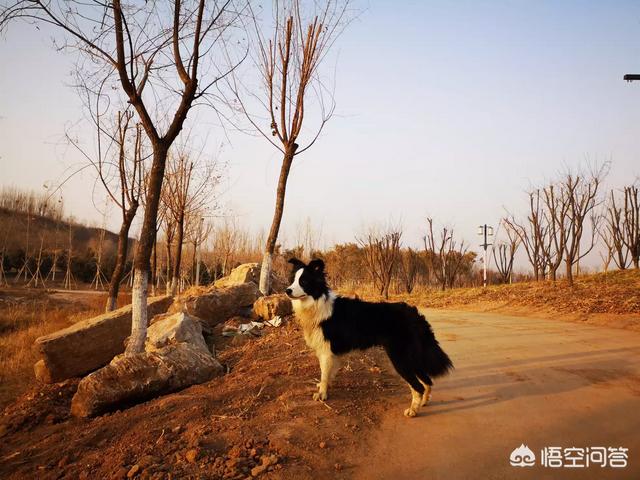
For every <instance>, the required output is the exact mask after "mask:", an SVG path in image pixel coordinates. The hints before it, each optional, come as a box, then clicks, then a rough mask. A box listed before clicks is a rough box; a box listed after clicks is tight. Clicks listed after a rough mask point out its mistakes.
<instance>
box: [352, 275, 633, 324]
mask: <svg viewBox="0 0 640 480" xmlns="http://www.w3.org/2000/svg"><path fill="white" fill-rule="evenodd" d="M344 293H346V294H353V293H357V294H358V295H360V296H362V297H364V298H367V299H374V300H380V299H381V297H380V296H379V295H377V294H375V293H373V292H372V290H371V289H366V288H365V289H357V290H349V291H345V292H344ZM390 300H392V301H407V302H409V303H411V304H414V305H419V306H422V307H427V308H440V309H460V310H474V311H499V312H503V313H517V314H521V315H536V314H547V315H549V314H551V315H553V316H554V318H555V317H563V318H566V319H576V320H581V321H585V320H589V319H591V318H594V319H595V318H598V319H599V321H597V322H594V323H601V324H610V325H611V326H621V327H624V328H631V329H640V271H638V270H627V271H614V272H609V273H598V274H595V275H585V276H582V277H578V278H577V279H576V281H575V284H574V285H573V287H570V286H569V285H568V284H567V282H566V281H564V280H560V281H558V282H556V283H553V282H523V283H515V284H512V285H491V286H488V287H487V288H482V287H478V288H455V289H452V290H446V291H444V292H442V291H439V290H433V289H429V290H426V289H416V290H415V291H414V292H413V293H411V294H406V293H405V294H395V295H391V298H390ZM600 320H601V321H600ZM605 320H606V321H605ZM617 320H623V321H622V322H618V321H617Z"/></svg>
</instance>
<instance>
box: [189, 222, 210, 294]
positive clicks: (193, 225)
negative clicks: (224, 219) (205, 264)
mask: <svg viewBox="0 0 640 480" xmlns="http://www.w3.org/2000/svg"><path fill="white" fill-rule="evenodd" d="M205 215H206V211H205V210H196V211H194V212H193V213H192V214H191V215H190V216H189V217H188V221H187V228H186V231H187V233H186V238H187V239H188V240H189V241H190V242H191V246H192V247H193V251H192V253H193V258H192V260H191V265H192V269H191V270H192V271H191V274H192V279H193V282H192V283H193V285H195V286H198V285H200V265H201V263H202V261H201V258H200V255H201V251H202V246H203V245H204V243H205V242H206V241H207V239H208V238H209V235H210V234H211V232H212V230H213V225H212V224H211V223H210V222H206V223H205Z"/></svg>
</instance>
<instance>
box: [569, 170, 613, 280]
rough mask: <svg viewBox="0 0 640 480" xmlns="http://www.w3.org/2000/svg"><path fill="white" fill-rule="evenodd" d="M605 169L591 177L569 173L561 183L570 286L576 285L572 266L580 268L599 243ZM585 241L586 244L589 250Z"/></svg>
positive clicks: (597, 171)
mask: <svg viewBox="0 0 640 480" xmlns="http://www.w3.org/2000/svg"><path fill="white" fill-rule="evenodd" d="M605 168H606V165H605V166H603V167H601V168H599V169H592V171H591V172H590V173H589V174H588V175H586V174H583V173H576V174H574V173H571V172H567V173H566V174H564V176H563V178H562V180H561V182H560V187H561V188H562V202H563V203H564V204H565V205H566V207H567V226H566V229H567V235H566V242H565V247H564V257H565V259H564V261H565V266H566V277H567V281H568V282H569V285H573V266H574V265H578V264H579V262H580V260H581V259H582V258H584V257H585V256H586V255H587V254H588V253H589V252H591V250H593V247H594V246H595V243H596V237H597V235H598V224H599V220H600V215H599V213H598V211H597V209H596V207H597V206H598V205H599V199H598V190H599V188H600V185H601V183H602V180H603V178H604V176H605V172H606V171H605ZM585 228H586V229H587V231H586V234H587V236H585ZM583 238H586V240H587V245H586V248H585V247H584V245H583Z"/></svg>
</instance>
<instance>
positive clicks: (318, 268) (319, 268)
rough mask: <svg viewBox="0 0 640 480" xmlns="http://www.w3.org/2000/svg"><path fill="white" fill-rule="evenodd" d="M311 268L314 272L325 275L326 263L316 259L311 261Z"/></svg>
mask: <svg viewBox="0 0 640 480" xmlns="http://www.w3.org/2000/svg"><path fill="white" fill-rule="evenodd" d="M309 268H311V269H313V271H314V272H320V273H323V272H324V262H323V261H322V260H320V259H319V258H316V259H315V260H311V261H310V262H309Z"/></svg>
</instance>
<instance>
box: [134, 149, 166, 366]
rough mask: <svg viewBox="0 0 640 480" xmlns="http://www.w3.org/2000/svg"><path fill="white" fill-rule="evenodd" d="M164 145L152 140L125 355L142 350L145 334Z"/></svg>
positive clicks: (164, 151)
mask: <svg viewBox="0 0 640 480" xmlns="http://www.w3.org/2000/svg"><path fill="white" fill-rule="evenodd" d="M167 152H168V149H167V147H166V146H165V145H164V144H162V143H160V142H154V143H153V165H152V167H151V172H150V173H149V181H148V182H149V183H148V189H147V201H146V205H145V209H144V220H143V222H142V230H141V231H140V241H139V242H138V248H137V250H136V257H135V261H134V277H133V289H132V291H131V307H132V312H131V338H130V339H129V343H128V344H127V349H126V353H127V354H128V355H130V354H135V353H139V352H142V351H144V343H145V340H146V338H147V321H148V320H147V287H148V285H147V283H148V281H149V259H150V257H151V249H152V247H153V237H154V234H155V232H156V222H157V212H158V204H159V202H160V190H161V189H162V180H163V178H164V168H165V165H166V163H167Z"/></svg>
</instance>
